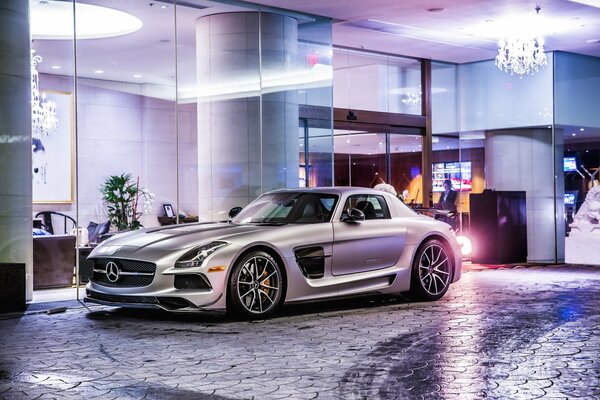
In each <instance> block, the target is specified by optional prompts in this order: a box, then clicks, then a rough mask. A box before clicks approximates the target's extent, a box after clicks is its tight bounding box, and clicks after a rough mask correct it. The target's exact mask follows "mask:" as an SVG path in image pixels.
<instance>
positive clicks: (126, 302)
mask: <svg viewBox="0 0 600 400" xmlns="http://www.w3.org/2000/svg"><path fill="white" fill-rule="evenodd" d="M220 299H221V296H219V297H218V298H217V299H216V300H214V301H213V302H212V303H210V304H203V305H202V306H196V305H195V304H194V303H192V302H191V301H190V300H188V299H187V298H186V297H185V296H176V295H171V296H164V295H163V296H154V295H122V294H111V293H104V292H100V291H96V290H93V289H90V288H89V287H87V288H86V297H85V298H84V299H83V301H84V302H86V303H96V304H102V305H106V306H113V307H125V308H147V309H159V310H164V311H171V312H199V311H201V312H210V313H214V312H217V313H221V312H225V309H214V308H210V306H212V305H213V304H215V303H217V302H218V301H219V300H220Z"/></svg>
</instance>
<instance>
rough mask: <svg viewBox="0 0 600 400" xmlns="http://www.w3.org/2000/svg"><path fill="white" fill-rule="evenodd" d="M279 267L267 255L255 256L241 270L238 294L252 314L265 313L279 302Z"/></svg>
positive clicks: (238, 280) (242, 303)
mask: <svg viewBox="0 0 600 400" xmlns="http://www.w3.org/2000/svg"><path fill="white" fill-rule="evenodd" d="M279 274H280V273H279V268H278V267H277V266H276V265H275V264H274V263H273V261H272V260H271V259H269V258H267V257H263V256H254V257H252V258H250V259H248V260H247V261H246V262H245V263H244V265H242V267H241V268H240V270H239V275H238V279H237V296H238V299H239V302H240V304H241V305H242V306H243V307H244V308H245V309H246V310H247V311H248V312H250V313H252V314H264V313H266V312H268V311H270V310H271V309H272V308H273V307H274V306H275V305H276V303H277V295H278V293H279V291H280V290H281V288H280V287H279V284H280V282H281V279H280V276H279Z"/></svg>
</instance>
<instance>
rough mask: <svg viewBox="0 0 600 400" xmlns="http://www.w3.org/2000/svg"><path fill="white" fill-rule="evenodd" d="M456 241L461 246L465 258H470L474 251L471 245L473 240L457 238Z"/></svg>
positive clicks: (462, 237)
mask: <svg viewBox="0 0 600 400" xmlns="http://www.w3.org/2000/svg"><path fill="white" fill-rule="evenodd" d="M456 241H457V242H458V244H459V245H460V250H461V252H462V255H463V256H468V255H469V254H471V252H472V251H473V246H472V245H471V239H469V238H468V237H466V236H462V235H461V236H457V237H456Z"/></svg>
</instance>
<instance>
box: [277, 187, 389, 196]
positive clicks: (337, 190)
mask: <svg viewBox="0 0 600 400" xmlns="http://www.w3.org/2000/svg"><path fill="white" fill-rule="evenodd" d="M268 193H327V194H337V195H342V194H354V193H361V194H362V193H365V194H381V193H386V192H382V191H381V190H375V189H371V188H366V187H360V186H328V187H311V188H289V189H277V190H272V191H270V192H268Z"/></svg>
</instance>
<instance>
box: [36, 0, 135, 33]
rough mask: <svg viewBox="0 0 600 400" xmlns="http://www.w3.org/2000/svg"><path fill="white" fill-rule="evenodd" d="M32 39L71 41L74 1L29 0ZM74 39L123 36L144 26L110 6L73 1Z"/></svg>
mask: <svg viewBox="0 0 600 400" xmlns="http://www.w3.org/2000/svg"><path fill="white" fill-rule="evenodd" d="M29 4H30V10H29V11H30V19H31V36H32V37H33V39H66V40H73V37H74V35H73V25H74V22H73V4H72V3H71V2H67V1H50V0H46V1H39V0H30V2H29ZM75 13H76V14H77V39H99V38H107V37H114V36H121V35H126V34H128V33H132V32H135V31H137V30H139V29H141V27H142V26H143V23H142V21H141V20H140V19H139V18H137V17H134V16H133V15H131V14H128V13H125V12H123V11H118V10H114V9H112V8H107V7H100V6H95V5H91V4H82V3H80V2H76V3H75Z"/></svg>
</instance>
